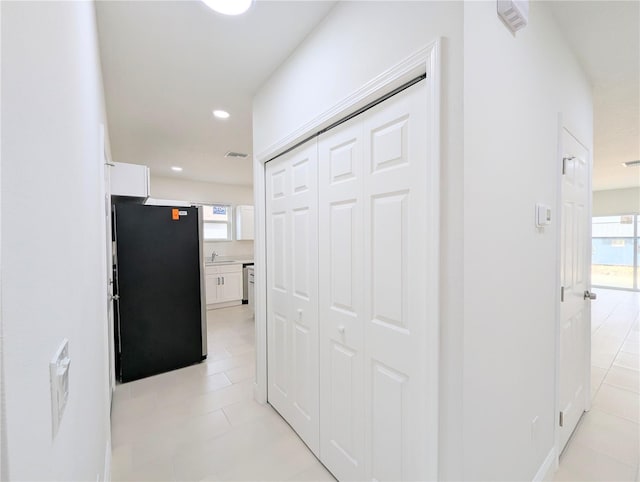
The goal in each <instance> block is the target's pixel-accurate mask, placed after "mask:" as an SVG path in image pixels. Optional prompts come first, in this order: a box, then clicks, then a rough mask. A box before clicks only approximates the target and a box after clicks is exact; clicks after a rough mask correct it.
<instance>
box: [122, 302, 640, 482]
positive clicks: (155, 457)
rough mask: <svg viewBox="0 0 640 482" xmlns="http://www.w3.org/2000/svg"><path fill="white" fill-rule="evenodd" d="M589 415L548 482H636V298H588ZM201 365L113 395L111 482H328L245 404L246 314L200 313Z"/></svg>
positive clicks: (295, 441) (243, 310)
mask: <svg viewBox="0 0 640 482" xmlns="http://www.w3.org/2000/svg"><path fill="white" fill-rule="evenodd" d="M596 292H597V293H598V301H597V302H595V303H594V304H593V315H592V332H593V342H592V345H593V347H592V365H593V366H592V387H591V388H592V394H593V397H594V398H593V408H592V409H591V411H590V412H588V413H586V414H585V415H584V416H583V417H582V420H581V421H580V423H579V425H578V427H577V429H576V431H575V432H574V435H573V436H572V438H571V440H570V441H569V443H568V445H567V448H566V449H565V451H564V453H563V454H562V456H561V458H560V468H559V470H558V472H557V473H556V474H555V480H556V481H558V482H560V481H607V482H613V481H636V482H640V478H639V475H638V470H639V469H638V464H639V453H640V447H639V442H638V438H639V426H638V422H639V413H640V408H639V405H640V395H639V380H640V372H639V367H638V352H639V349H638V343H639V331H638V325H639V323H640V321H639V312H640V294H638V293H630V292H624V291H614V290H602V289H599V290H596ZM208 335H209V337H208V341H209V357H208V359H207V360H206V363H202V364H199V365H194V366H192V367H188V368H184V369H181V370H176V371H173V372H170V373H165V374H162V375H157V376H155V377H150V378H146V379H144V380H139V381H136V382H132V383H127V384H123V385H119V386H118V387H117V389H116V393H115V397H114V401H113V410H112V446H113V463H112V479H113V480H114V481H140V482H142V481H192V480H193V481H200V480H202V481H219V480H227V481H240V480H283V481H284V480H298V481H333V480H334V479H333V477H332V476H331V474H329V472H327V470H326V469H325V468H324V467H323V466H322V464H320V463H319V462H318V461H317V460H316V458H315V457H314V456H313V455H312V454H311V452H310V451H309V450H308V449H307V447H306V446H305V445H304V443H303V442H302V441H301V440H300V439H299V438H298V436H297V435H296V434H295V433H294V432H293V430H292V429H291V428H290V427H289V425H287V423H286V422H284V420H282V418H281V417H280V416H279V415H278V414H277V413H276V412H275V411H274V410H273V409H272V408H271V407H270V406H269V405H265V406H262V405H259V404H257V403H256V402H254V401H253V377H254V370H255V368H254V322H253V317H252V316H251V313H250V311H249V310H248V308H247V307H246V306H239V307H233V308H225V309H220V310H212V311H209V312H208Z"/></svg>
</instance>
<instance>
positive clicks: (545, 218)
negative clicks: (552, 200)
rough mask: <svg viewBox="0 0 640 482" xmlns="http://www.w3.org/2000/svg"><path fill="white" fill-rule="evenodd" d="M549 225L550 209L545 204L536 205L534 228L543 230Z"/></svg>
mask: <svg viewBox="0 0 640 482" xmlns="http://www.w3.org/2000/svg"><path fill="white" fill-rule="evenodd" d="M549 224H551V208H550V207H549V206H547V205H546V204H536V226H537V227H539V228H543V227H545V226H548V225H549Z"/></svg>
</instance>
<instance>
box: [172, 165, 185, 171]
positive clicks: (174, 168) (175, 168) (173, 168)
mask: <svg viewBox="0 0 640 482" xmlns="http://www.w3.org/2000/svg"><path fill="white" fill-rule="evenodd" d="M171 170H172V171H176V172H180V171H182V168H181V167H178V166H173V167H172V168H171Z"/></svg>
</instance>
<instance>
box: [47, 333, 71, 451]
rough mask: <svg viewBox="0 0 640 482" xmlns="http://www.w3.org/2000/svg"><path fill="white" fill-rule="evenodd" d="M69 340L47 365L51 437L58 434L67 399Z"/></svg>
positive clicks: (64, 342) (65, 340)
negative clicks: (49, 387)
mask: <svg viewBox="0 0 640 482" xmlns="http://www.w3.org/2000/svg"><path fill="white" fill-rule="evenodd" d="M70 365H71V359H70V358H69V340H67V339H66V338H65V339H64V340H63V341H62V344H61V345H60V347H59V348H58V350H57V351H56V354H55V355H54V356H53V358H52V359H51V362H50V363H49V377H50V381H51V433H52V435H51V437H52V438H54V437H55V436H56V434H57V433H58V428H59V427H60V422H61V421H62V415H63V414H64V409H65V407H66V406H67V400H68V399H69V366H70Z"/></svg>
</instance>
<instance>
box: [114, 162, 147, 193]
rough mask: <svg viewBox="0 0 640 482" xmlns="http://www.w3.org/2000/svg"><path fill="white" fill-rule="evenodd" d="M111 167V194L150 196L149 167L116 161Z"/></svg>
mask: <svg viewBox="0 0 640 482" xmlns="http://www.w3.org/2000/svg"><path fill="white" fill-rule="evenodd" d="M113 164H114V165H113V167H111V169H110V176H111V195H112V196H129V197H139V198H147V197H149V192H150V186H149V168H148V167H147V166H141V165H138V164H125V163H123V162H114V163H113Z"/></svg>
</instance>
